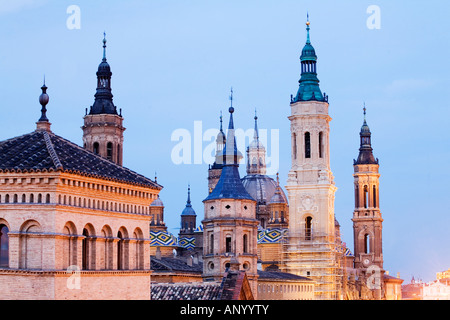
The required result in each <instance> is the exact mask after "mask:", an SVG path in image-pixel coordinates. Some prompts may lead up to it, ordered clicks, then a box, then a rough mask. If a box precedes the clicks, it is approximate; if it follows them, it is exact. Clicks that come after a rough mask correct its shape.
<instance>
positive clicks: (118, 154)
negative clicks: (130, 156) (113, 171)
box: [117, 144, 120, 164]
mask: <svg viewBox="0 0 450 320" xmlns="http://www.w3.org/2000/svg"><path fill="white" fill-rule="evenodd" d="M117 163H118V164H120V144H118V145H117Z"/></svg>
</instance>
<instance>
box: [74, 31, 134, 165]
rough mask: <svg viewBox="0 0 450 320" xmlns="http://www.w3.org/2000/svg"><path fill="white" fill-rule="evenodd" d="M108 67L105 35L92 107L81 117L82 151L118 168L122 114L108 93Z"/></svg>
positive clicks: (109, 78)
mask: <svg viewBox="0 0 450 320" xmlns="http://www.w3.org/2000/svg"><path fill="white" fill-rule="evenodd" d="M111 76H112V73H111V68H110V66H109V64H108V62H107V61H106V35H105V38H104V39H103V60H102V62H101V63H100V65H99V67H98V71H97V92H96V94H95V101H94V105H93V106H91V108H90V110H89V112H88V111H87V109H86V115H85V117H84V126H83V127H82V129H83V143H84V148H85V149H87V150H89V151H92V152H94V153H95V154H98V155H100V156H102V157H104V158H106V159H108V160H110V161H112V162H114V163H116V164H118V165H122V162H123V157H122V154H123V132H124V131H125V128H124V127H123V118H122V112H120V114H119V113H118V112H117V107H116V106H115V105H114V103H113V95H112V91H111Z"/></svg>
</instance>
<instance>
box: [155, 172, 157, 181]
mask: <svg viewBox="0 0 450 320" xmlns="http://www.w3.org/2000/svg"><path fill="white" fill-rule="evenodd" d="M155 182H156V183H158V175H157V174H156V171H155Z"/></svg>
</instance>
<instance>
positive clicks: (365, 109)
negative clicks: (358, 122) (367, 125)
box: [363, 102, 367, 121]
mask: <svg viewBox="0 0 450 320" xmlns="http://www.w3.org/2000/svg"><path fill="white" fill-rule="evenodd" d="M363 110H364V121H366V111H367V108H366V103H365V102H364V108H363Z"/></svg>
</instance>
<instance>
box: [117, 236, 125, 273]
mask: <svg viewBox="0 0 450 320" xmlns="http://www.w3.org/2000/svg"><path fill="white" fill-rule="evenodd" d="M117 238H119V241H117V270H123V268H124V266H123V256H124V252H123V251H124V250H123V249H124V248H123V235H122V232H120V231H119V232H118V233H117Z"/></svg>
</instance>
